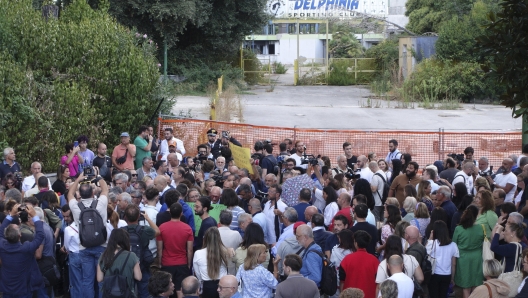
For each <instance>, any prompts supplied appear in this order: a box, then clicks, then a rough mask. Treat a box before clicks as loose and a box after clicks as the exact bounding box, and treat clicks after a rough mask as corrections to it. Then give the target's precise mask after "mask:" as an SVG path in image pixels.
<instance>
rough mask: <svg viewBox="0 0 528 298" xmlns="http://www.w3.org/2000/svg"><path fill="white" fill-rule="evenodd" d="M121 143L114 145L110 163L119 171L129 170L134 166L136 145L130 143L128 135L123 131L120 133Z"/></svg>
mask: <svg viewBox="0 0 528 298" xmlns="http://www.w3.org/2000/svg"><path fill="white" fill-rule="evenodd" d="M120 138H121V143H120V144H119V145H117V146H115V147H114V152H112V164H113V165H114V167H116V168H117V169H118V170H119V171H124V170H131V169H135V168H134V158H135V157H136V146H135V145H134V144H130V135H129V134H128V132H123V133H121V135H120Z"/></svg>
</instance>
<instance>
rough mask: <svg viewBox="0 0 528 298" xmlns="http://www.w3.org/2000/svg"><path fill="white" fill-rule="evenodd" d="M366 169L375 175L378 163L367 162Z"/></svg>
mask: <svg viewBox="0 0 528 298" xmlns="http://www.w3.org/2000/svg"><path fill="white" fill-rule="evenodd" d="M368 167H369V169H370V170H371V171H372V172H373V173H376V172H377V171H378V170H379V167H378V162H376V161H371V162H369V164H368Z"/></svg>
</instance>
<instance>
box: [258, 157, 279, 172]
mask: <svg viewBox="0 0 528 298" xmlns="http://www.w3.org/2000/svg"><path fill="white" fill-rule="evenodd" d="M272 157H273V155H271V154H270V155H266V156H265V157H264V158H263V159H262V161H263V162H264V159H267V160H269V162H271V164H272V165H273V172H270V173H268V174H274V175H275V176H278V175H279V171H280V168H279V164H278V162H277V159H276V158H272Z"/></svg>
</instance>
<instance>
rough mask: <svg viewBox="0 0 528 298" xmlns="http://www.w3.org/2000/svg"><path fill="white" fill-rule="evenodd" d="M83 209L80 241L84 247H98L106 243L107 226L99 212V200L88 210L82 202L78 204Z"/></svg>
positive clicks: (80, 222) (80, 218)
mask: <svg viewBox="0 0 528 298" xmlns="http://www.w3.org/2000/svg"><path fill="white" fill-rule="evenodd" d="M78 206H79V208H80V209H81V215H80V216H79V240H80V241H81V245H82V246H84V247H96V246H99V245H101V244H103V243H105V242H106V225H105V223H104V222H103V218H102V217H101V214H99V212H98V211H97V209H96V207H97V200H93V202H92V205H90V207H89V208H86V207H85V206H84V204H83V203H82V202H79V203H78Z"/></svg>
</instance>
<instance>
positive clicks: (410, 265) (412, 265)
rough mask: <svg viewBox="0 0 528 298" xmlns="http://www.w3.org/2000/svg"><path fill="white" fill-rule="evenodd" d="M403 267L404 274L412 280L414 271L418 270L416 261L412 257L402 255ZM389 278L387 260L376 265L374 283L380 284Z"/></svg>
mask: <svg viewBox="0 0 528 298" xmlns="http://www.w3.org/2000/svg"><path fill="white" fill-rule="evenodd" d="M403 266H404V268H405V274H407V276H408V277H410V278H412V277H413V276H414V271H415V270H416V268H418V266H419V264H418V261H417V260H416V258H415V257H414V256H411V255H406V254H404V255H403ZM388 278H389V274H388V269H387V260H383V261H381V263H380V264H379V265H378V273H377V274H376V283H377V284H380V283H382V282H384V281H385V280H386V279H388Z"/></svg>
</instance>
